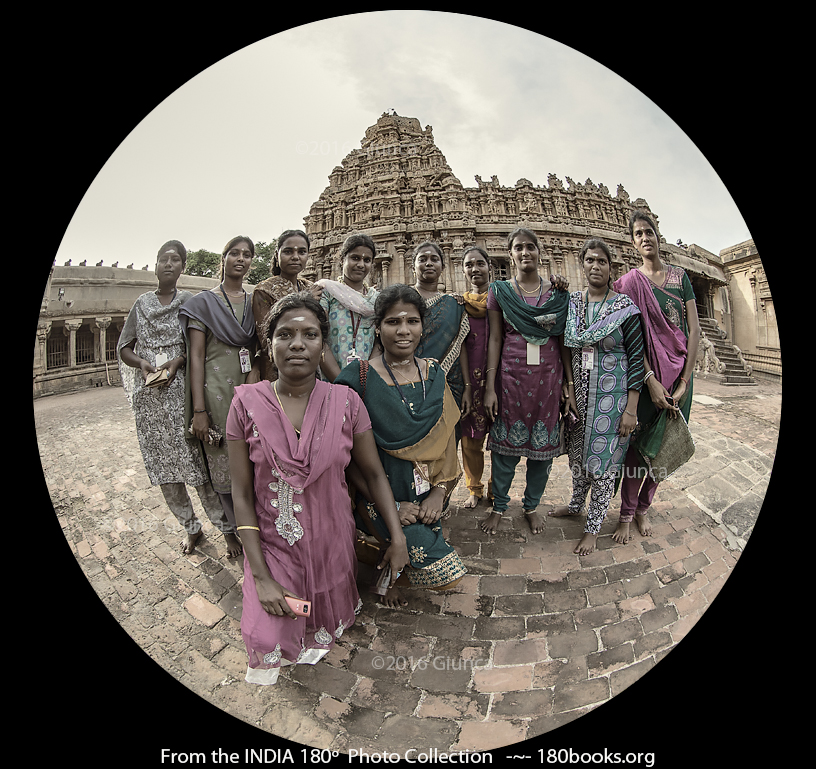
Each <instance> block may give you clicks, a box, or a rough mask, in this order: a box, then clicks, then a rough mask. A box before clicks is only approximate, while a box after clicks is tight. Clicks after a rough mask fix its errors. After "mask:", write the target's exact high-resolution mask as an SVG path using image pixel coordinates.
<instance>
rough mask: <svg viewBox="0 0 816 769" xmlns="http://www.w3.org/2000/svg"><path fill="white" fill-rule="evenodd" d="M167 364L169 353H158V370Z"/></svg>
mask: <svg viewBox="0 0 816 769" xmlns="http://www.w3.org/2000/svg"><path fill="white" fill-rule="evenodd" d="M165 363H167V353H166V352H157V353H156V368H161V367H162V366H163V365H164V364H165Z"/></svg>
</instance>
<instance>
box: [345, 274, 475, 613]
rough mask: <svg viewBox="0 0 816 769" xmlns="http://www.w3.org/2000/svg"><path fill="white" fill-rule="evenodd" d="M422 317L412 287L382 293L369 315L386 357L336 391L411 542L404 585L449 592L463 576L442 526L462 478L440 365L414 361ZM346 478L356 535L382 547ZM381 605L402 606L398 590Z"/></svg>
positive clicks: (370, 512) (356, 366)
mask: <svg viewBox="0 0 816 769" xmlns="http://www.w3.org/2000/svg"><path fill="white" fill-rule="evenodd" d="M424 313H425V304H424V301H423V300H422V297H421V296H419V294H418V293H417V292H416V291H415V290H414V289H413V288H411V287H410V286H405V285H402V284H395V285H392V286H389V287H388V288H386V289H384V290H383V292H382V293H381V294H380V295H379V296H378V297H377V301H376V303H375V310H374V323H375V328H376V329H377V332H378V334H379V339H380V344H381V345H382V349H383V353H382V354H381V355H375V357H373V358H372V359H371V361H370V362H369V361H365V360H353V361H351V362H350V363H349V364H348V365H347V366H346V367H345V368H344V369H343V370H342V371H341V372H340V375H339V376H338V377H337V379H336V380H335V383H336V384H344V385H348V386H349V387H351V388H352V389H354V390H355V391H356V392H357V393H358V394H359V395H360V396H361V397H362V399H363V402H364V403H365V406H366V408H367V409H368V413H369V416H370V417H371V425H372V428H373V430H374V438H375V441H376V443H377V449H378V451H379V455H380V460H381V461H382V464H383V467H384V468H385V472H386V474H387V475H388V478H389V481H390V483H391V488H392V490H393V492H394V499H395V500H397V503H398V508H399V516H400V521H401V523H402V525H403V531H404V533H405V538H406V540H407V542H408V555H409V556H410V559H411V568H410V569H407V570H406V571H405V573H404V574H403V577H406V576H407V578H408V581H409V582H410V584H411V585H412V586H414V587H425V588H432V589H446V588H450V587H452V586H453V585H454V584H456V583H457V582H458V581H459V580H460V579H461V578H462V576H463V575H464V574H465V567H464V565H463V564H462V560H461V558H460V557H459V555H458V554H457V553H456V551H455V550H454V549H453V548H452V547H451V546H450V545H449V544H448V543H447V542H446V541H445V538H444V536H443V535H442V528H441V525H440V521H441V519H442V518H443V517H444V514H445V511H446V508H447V506H448V501H449V497H450V494H451V492H452V491H453V489H454V488H455V487H456V484H457V483H458V481H459V478H460V476H461V470H460V469H459V461H458V459H457V456H456V441H455V427H456V424H457V423H458V421H459V409H458V406H457V405H456V401H455V400H454V398H453V395H452V393H451V391H450V388H449V387H448V385H447V383H446V381H445V375H444V372H443V371H442V369H441V367H440V366H439V364H437V363H436V362H434V361H432V360H429V359H427V358H425V359H423V358H419V357H416V356H415V352H416V349H417V345H418V343H419V339H420V336H421V334H422V322H423V316H424ZM349 478H350V480H351V481H352V482H353V483H354V485H355V486H356V487H357V491H358V494H357V505H356V510H355V519H356V521H357V528H358V529H360V530H361V531H363V532H366V533H368V534H369V535H373V536H375V537H376V538H377V539H379V540H381V541H384V542H387V541H388V539H389V533H388V529H387V528H386V526H385V524H384V522H383V520H382V516H381V515H380V514H379V511H378V510H377V509H376V507H375V506H374V505H372V504H371V499H372V498H371V495H370V494H369V492H368V489H367V484H366V481H365V478H363V477H362V476H361V475H360V474H359V473H357V472H355V467H354V465H353V463H352V465H350V466H349ZM383 603H384V604H385V605H386V606H389V607H393V608H396V607H397V606H400V605H405V601H404V600H403V598H402V596H401V595H400V593H399V590H398V588H396V587H394V588H391V589H390V590H389V591H388V593H387V594H386V596H385V599H384V601H383Z"/></svg>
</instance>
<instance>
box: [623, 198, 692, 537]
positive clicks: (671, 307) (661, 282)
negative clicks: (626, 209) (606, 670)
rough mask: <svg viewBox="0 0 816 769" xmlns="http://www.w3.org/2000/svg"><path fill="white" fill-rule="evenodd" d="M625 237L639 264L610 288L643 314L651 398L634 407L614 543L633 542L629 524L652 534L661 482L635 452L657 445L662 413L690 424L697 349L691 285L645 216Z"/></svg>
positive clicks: (637, 217)
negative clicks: (651, 512)
mask: <svg viewBox="0 0 816 769" xmlns="http://www.w3.org/2000/svg"><path fill="white" fill-rule="evenodd" d="M629 234H630V235H631V237H632V244H633V245H634V247H635V250H636V251H637V252H638V253H639V254H640V256H641V258H642V259H643V264H642V265H641V266H640V267H638V268H637V269H634V270H629V272H627V273H625V274H624V275H622V276H621V277H620V278H618V280H617V281H615V284H614V286H613V288H614V289H615V291H617V292H618V293H620V294H627V295H628V296H629V297H630V298H631V299H632V301H633V302H634V303H635V304H636V305H637V307H638V309H639V310H640V313H641V325H642V328H643V341H644V356H643V363H644V366H645V368H646V373H645V376H644V382H645V384H646V388H645V389H647V390H648V393H649V397H648V398H647V397H645V394H644V397H641V398H640V400H639V401H638V409H637V418H638V423H639V425H640V429H639V430H638V431H637V432H636V433H635V437H634V440H632V441H630V444H629V450H628V451H627V453H626V459H625V460H624V464H623V478H622V480H621V484H620V489H621V510H620V521H619V524H618V528H617V530H616V531H615V534H614V538H615V540H616V541H617V542H626V541H628V540H629V539H631V535H630V534H629V524H630V523H631V521H632V520H633V519H634V521H635V523H636V525H637V527H638V531H640V533H641V535H642V536H644V537H648V536H650V535H651V533H652V526H651V523H650V522H649V519H648V517H647V512H648V509H649V506H650V505H651V504H652V500H653V499H654V495H655V492H656V491H657V485H658V483H659V482H660V480H662V479H661V478H659V477H653V476H654V474H653V473H652V472H651V469H650V468H648V467H646V465H645V461H644V459H643V457H642V452H641V451H640V450H639V446H642V445H644V444H645V443H646V442H647V441H648V442H650V443H652V444H653V443H655V442H657V443H658V444H659V442H660V439H661V437H662V436H661V434H660V433H662V429H663V427H665V424H666V423H665V420H664V419H660V415H661V412H662V411H666V413H667V415H668V417H669V418H671V419H677V418H678V415H679V414H682V417H683V419H685V420H686V421H688V417H689V412H690V410H691V399H692V389H693V382H692V372H693V370H694V362H695V360H696V359H697V346H698V345H699V343H700V321H699V319H698V317H697V305H696V304H695V301H694V290H693V289H692V287H691V282H690V281H689V279H688V276H687V275H686V273H685V272H684V271H683V270H682V269H680V268H679V267H675V266H674V265H671V264H666V263H665V262H663V261H662V260H661V259H660V235H659V234H658V231H657V227H655V224H654V222H653V221H652V219H651V217H650V216H649V215H648V214H646V213H644V212H643V211H635V212H633V214H632V216H631V218H630V220H629Z"/></svg>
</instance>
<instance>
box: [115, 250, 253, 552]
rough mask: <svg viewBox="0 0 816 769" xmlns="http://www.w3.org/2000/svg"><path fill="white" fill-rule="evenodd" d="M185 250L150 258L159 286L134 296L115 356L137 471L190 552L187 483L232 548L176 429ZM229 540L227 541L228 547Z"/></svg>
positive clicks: (194, 527)
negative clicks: (151, 381)
mask: <svg viewBox="0 0 816 769" xmlns="http://www.w3.org/2000/svg"><path fill="white" fill-rule="evenodd" d="M186 259H187V251H186V249H185V248H184V246H183V245H182V244H181V243H180V242H179V241H177V240H171V241H169V242H167V243H165V244H164V245H163V246H162V247H161V248H160V249H159V253H158V256H157V259H156V269H155V272H156V276H157V277H158V279H159V287H158V288H157V289H156V290H155V291H148V292H147V293H145V294H142V295H141V296H140V297H139V298H138V299H137V300H136V301H135V302H134V304H133V307H132V308H131V310H130V313H129V314H128V317H127V320H126V321H125V326H124V328H123V329H122V333H121V334H120V335H119V343H118V345H117V352H118V354H119V361H120V367H119V368H120V372H121V377H122V385H123V386H124V388H125V393H126V394H127V397H128V400H129V401H130V404H131V406H132V408H133V413H134V416H135V418H136V434H137V436H138V438H139V447H140V448H141V450H142V458H143V459H144V464H145V469H146V470H147V475H148V477H149V478H150V482H151V483H152V484H153V485H154V486H160V487H161V490H162V494H163V495H164V498H165V501H166V502H167V506H168V507H169V508H170V510H171V511H172V512H173V514H174V515H175V516H176V519H177V520H178V522H179V523H180V524H181V525H182V526H183V527H184V529H185V531H186V535H187V536H186V537H185V539H184V540H183V541H182V543H181V549H182V551H183V552H185V553H191V552H192V551H193V550H194V549H195V546H196V542H197V541H198V538H199V537H200V536H201V523H200V521H199V520H198V519H197V518H196V515H195V512H194V511H193V505H192V502H191V501H190V496H189V494H188V493H187V487H186V484H190V485H191V486H194V487H195V489H196V491H197V492H198V496H199V499H200V500H201V504H202V506H203V508H204V510H205V512H206V513H207V516H208V517H209V519H210V520H211V521H212V523H213V525H214V526H215V527H216V528H218V529H219V530H220V531H221V532H222V533H223V534H224V537H225V538H226V539H227V545H228V548H232V547H233V546H234V545H235V544H237V545H238V547H239V549H240V544H239V543H238V541H237V538H236V535H235V528H234V527H233V526H232V525H231V524H230V523H229V522H228V521H227V519H226V517H225V515H224V511H223V508H222V507H221V503H220V502H219V500H218V496H217V495H216V493H215V492H214V491H213V488H212V485H211V484H210V480H209V477H208V475H207V470H206V468H205V466H204V462H203V459H202V457H201V453H200V451H199V448H198V445H197V444H195V443H191V442H190V441H189V440H187V437H186V435H185V431H184V386H185V382H184V378H185V363H186V351H187V347H186V344H185V341H184V334H183V332H182V329H181V325H180V324H179V309H180V308H181V306H182V305H183V304H184V303H185V302H186V301H187V300H188V299H190V298H191V297H192V294H191V293H190V292H189V291H179V290H178V288H177V283H178V279H179V276H180V275H181V273H182V272H183V270H184V265H185V263H186ZM160 369H165V370H167V373H168V376H167V379H166V381H164V382H163V383H162V384H160V385H158V386H153V387H148V386H146V380H147V378H148V376H149V375H150V374H154V373H155V372H157V371H158V370H160ZM233 540H234V542H232V541H233Z"/></svg>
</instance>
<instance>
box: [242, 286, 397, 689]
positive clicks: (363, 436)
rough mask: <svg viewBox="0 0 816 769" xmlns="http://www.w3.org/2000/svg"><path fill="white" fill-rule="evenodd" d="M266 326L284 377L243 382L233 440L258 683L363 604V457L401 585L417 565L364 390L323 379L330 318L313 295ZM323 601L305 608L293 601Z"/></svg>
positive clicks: (311, 656)
mask: <svg viewBox="0 0 816 769" xmlns="http://www.w3.org/2000/svg"><path fill="white" fill-rule="evenodd" d="M266 321H267V323H268V328H267V329H264V330H265V331H266V332H267V334H266V338H267V339H268V340H269V348H270V349H269V353H270V357H271V359H272V360H273V361H274V363H275V366H276V369H277V371H278V374H279V376H278V378H277V379H276V380H275V381H274V382H268V381H261V382H258V383H256V384H254V385H243V386H241V387H238V388H236V392H235V397H234V399H233V402H232V407H231V409H230V414H229V419H228V421H227V439H228V445H229V452H230V468H231V474H232V478H233V495H234V500H235V515H236V518H237V521H238V529H239V530H240V532H241V536H242V540H243V542H244V553H245V559H244V583H243V591H244V598H243V613H242V616H241V634H242V636H243V638H244V642H245V644H246V649H247V653H248V656H249V664H248V669H247V675H246V680H247V681H249V682H250V683H256V684H274V683H275V682H276V681H277V678H278V674H279V671H280V668H281V666H282V665H287V664H294V663H301V664H303V663H305V664H315V663H316V662H317V661H318V660H320V659H321V658H322V657H323V656H324V655H325V654H326V653H327V652H328V651H329V650H330V649H331V648H332V647H333V646H334V644H335V642H336V641H337V640H338V639H339V638H340V637H341V636H342V634H343V632H344V631H345V629H346V628H348V627H349V626H350V625H351V624H352V623H353V622H354V617H355V612H356V611H359V609H360V606H361V604H362V602H361V600H360V597H359V594H358V592H357V585H356V582H355V576H356V569H357V560H356V555H355V550H354V540H355V532H354V519H353V518H352V516H351V501H350V499H349V494H348V489H347V486H346V480H345V470H346V466H347V465H348V463H349V462H350V461H351V459H352V458H353V459H354V462H355V463H356V465H357V466H358V467H359V468H360V470H361V472H363V473H364V474H365V476H366V478H367V479H368V484H369V486H368V487H369V489H370V493H371V494H372V497H373V499H374V500H375V502H376V504H377V506H378V508H379V509H380V510H381V511H382V515H383V517H384V518H385V520H386V522H387V526H388V531H389V535H390V538H391V545H390V547H389V548H388V550H387V551H386V553H385V556H384V558H383V564H382V565H383V566H384V565H386V564H387V565H388V566H389V567H390V568H391V571H392V577H391V578H392V581H396V579H397V578H398V577H399V573H400V572H401V571H402V569H403V568H404V567H405V565H406V564H407V563H408V553H407V551H406V545H405V537H404V536H403V534H402V529H401V527H400V524H399V521H398V519H397V510H396V506H395V503H394V497H393V495H392V493H391V489H390V487H389V485H388V479H387V477H386V475H385V472H384V471H383V468H382V465H381V464H380V462H379V459H378V457H377V449H376V445H375V443H374V438H373V435H372V432H371V423H370V421H369V419H368V414H367V412H366V409H365V407H364V406H363V405H362V403H361V401H360V398H359V397H358V395H357V393H355V392H353V391H352V390H350V389H349V388H348V387H344V386H342V385H338V384H331V383H329V382H325V381H321V380H319V379H318V378H317V376H316V372H317V367H318V365H319V363H320V357H321V353H322V351H323V344H324V342H325V339H326V336H327V333H328V324H327V321H326V315H325V313H324V312H323V309H322V308H321V307H320V305H319V304H318V303H317V301H315V300H314V298H313V297H311V296H310V295H309V294H308V293H300V294H293V295H290V296H287V297H285V298H284V299H282V300H280V301H279V302H278V303H277V304H276V305H274V307H273V308H272V310H271V312H270V313H269V314H268V316H267V319H266ZM287 597H289V598H294V599H301V600H306V601H310V602H311V609H310V611H309V612H308V615H306V616H299V615H296V614H295V612H294V611H293V610H292V607H291V606H290V605H289V603H288V602H287V600H286V598H287Z"/></svg>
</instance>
